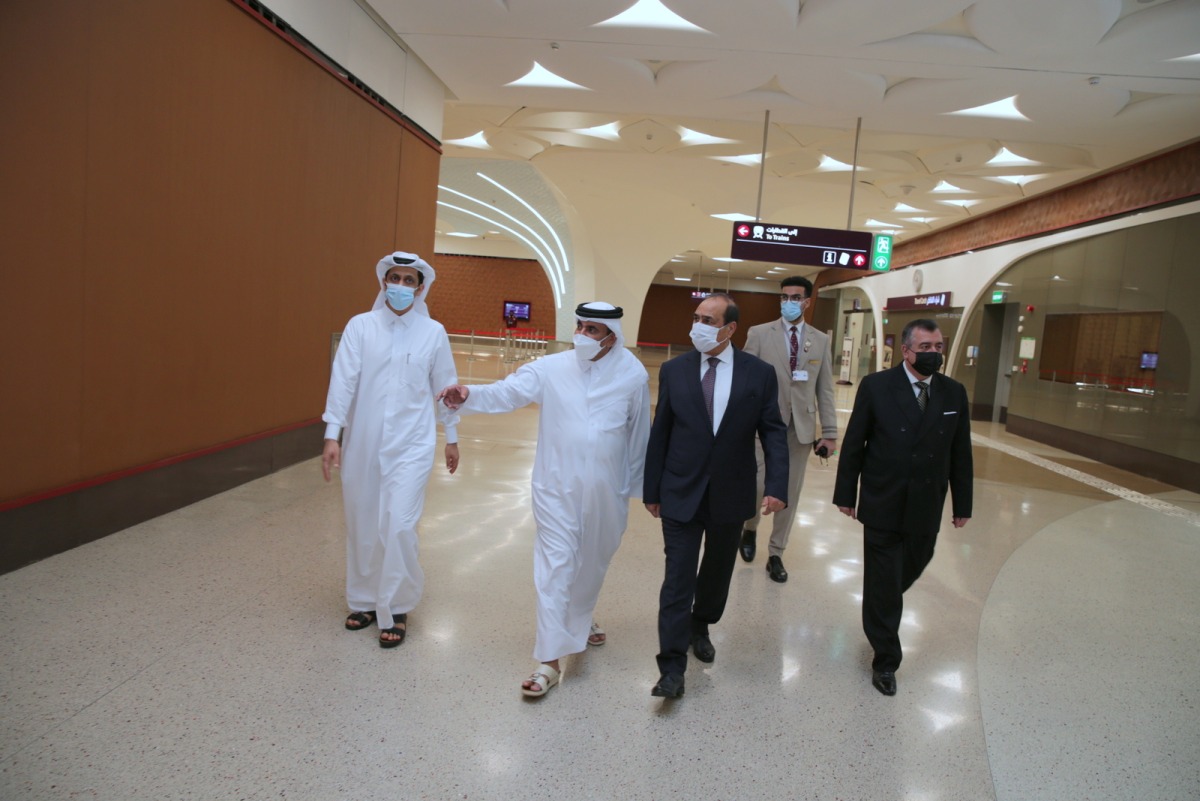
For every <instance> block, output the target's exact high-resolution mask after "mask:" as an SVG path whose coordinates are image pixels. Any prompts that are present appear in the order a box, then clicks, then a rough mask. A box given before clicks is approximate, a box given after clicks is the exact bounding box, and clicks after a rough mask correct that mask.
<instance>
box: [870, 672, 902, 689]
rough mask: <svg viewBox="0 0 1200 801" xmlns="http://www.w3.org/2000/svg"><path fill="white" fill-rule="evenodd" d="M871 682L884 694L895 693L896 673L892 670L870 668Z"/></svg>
mask: <svg viewBox="0 0 1200 801" xmlns="http://www.w3.org/2000/svg"><path fill="white" fill-rule="evenodd" d="M871 684H873V685H875V689H876V690H879V692H881V693H883V694H884V695H895V694H896V673H895V671H892V670H872V671H871Z"/></svg>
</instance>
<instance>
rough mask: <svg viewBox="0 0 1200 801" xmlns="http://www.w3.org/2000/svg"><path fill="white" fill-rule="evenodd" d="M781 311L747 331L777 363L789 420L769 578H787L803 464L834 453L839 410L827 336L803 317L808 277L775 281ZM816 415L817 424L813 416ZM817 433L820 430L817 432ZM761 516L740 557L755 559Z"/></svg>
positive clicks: (750, 525)
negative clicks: (783, 495)
mask: <svg viewBox="0 0 1200 801" xmlns="http://www.w3.org/2000/svg"><path fill="white" fill-rule="evenodd" d="M779 289H780V295H779V309H780V312H781V315H782V316H781V317H780V318H779V319H778V320H772V321H771V322H769V323H763V324H762V325H756V326H753V327H752V328H751V329H750V332H749V334H748V335H747V337H746V349H745V350H746V353H749V354H751V355H752V356H757V357H758V358H760V359H762V360H763V361H765V362H767V364H770V365H771V366H772V367H774V368H775V375H776V378H777V379H778V381H779V415H780V417H782V418H783V420H784V422H785V423H787V441H788V476H789V484H788V496H787V497H788V499H789V500H790V501H791V502H790V503H789V504H788V506H787V508H786V509H784V510H783V511H782V512H779V513H777V514H776V515H775V520H774V523H773V524H772V526H771V542H770V545H769V547H768V558H767V572H768V573H769V574H770V576H771V579H772V580H773V581H777V582H779V583H783V582H785V581H787V577H788V574H787V570H785V569H784V567H783V551H784V549H785V548H787V543H788V535H789V534H790V533H791V530H792V524H793V523H794V522H795V520H796V509H797V508H799V506H800V504H799V500H800V488H801V487H802V486H803V485H804V468H805V466H806V465H807V464H808V457H809V455H810V454H811V453H812V452H813V451H814V450H815V451H816V452H817V453H819V454H823V455H829V454H832V453H833V451H834V448H835V447H836V446H837V410H836V409H835V408H834V405H833V367H832V365H831V362H832V357H831V356H830V350H829V337H828V336H826V335H825V334H824V333H822V332H820V331H817V330H816V329H814V328H813V327H812V326H809V325H805V323H804V310H805V307H807V306H808V304H809V298H810V297H811V296H812V282H811V281H809V280H808V279H807V278H801V277H800V276H798V275H796V276H791V277H788V278H785V279H783V282H782V283H780V285H779ZM818 417H820V429H819V430H818V428H817V418H818ZM818 433H819V436H818ZM762 486H763V459H762V450H761V449H760V450H759V452H758V487H759V490H758V491H759V496H760V497H759V505H760V506H761V502H762V498H761V495H762ZM758 521H759V516H758V515H756V516H755V517H754V519H753V520H748V521H747V522H746V525H745V528H744V529H743V530H742V541H741V546H740V547H739V549H738V550H739V551H740V552H741V554H742V559H744V560H745V561H747V562H753V561H754V554H755V551H756V541H755V540H756V536H757V529H758Z"/></svg>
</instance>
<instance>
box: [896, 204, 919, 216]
mask: <svg viewBox="0 0 1200 801" xmlns="http://www.w3.org/2000/svg"><path fill="white" fill-rule="evenodd" d="M892 211H899V212H903V213H905V214H912V213H917V214H920V213H921V210H920V209H914V208H913V207H912V206H910V205H908V204H907V203H897V204H896V208H894V209H892Z"/></svg>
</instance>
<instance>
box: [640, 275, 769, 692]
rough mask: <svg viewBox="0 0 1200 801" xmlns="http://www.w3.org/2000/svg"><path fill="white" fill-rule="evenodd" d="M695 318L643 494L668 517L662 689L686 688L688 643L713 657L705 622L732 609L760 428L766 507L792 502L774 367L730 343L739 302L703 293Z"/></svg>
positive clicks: (656, 430)
mask: <svg viewBox="0 0 1200 801" xmlns="http://www.w3.org/2000/svg"><path fill="white" fill-rule="evenodd" d="M692 319H693V325H692V332H691V338H692V344H693V345H695V348H696V349H695V350H694V351H692V352H690V353H686V354H684V355H682V356H677V357H676V358H674V359H671V360H670V361H668V362H666V363H665V364H663V366H662V368H661V370H660V372H659V382H658V405H657V407H656V410H655V416H654V424H653V425H652V426H651V427H650V442H649V444H648V446H647V448H646V477H645V486H644V488H643V495H642V500H643V501H644V502H645V504H646V509H647V510H649V512H650V514H652V515H654V516H655V517H657V518H660V519H661V520H662V528H663V550H664V552H665V553H666V571H665V575H664V578H663V585H662V591H661V593H660V594H659V608H658V642H659V654H658V669H659V673H660V674H661V675H660V677H659V680H658V683H657V684H655V685H654V689H653V690H651V694H652V695H655V696H659V697H661V698H678V697H679V696H681V695H683V674H684V671H685V670H686V669H687V652H688V647H689V645H690V646H691V647H692V649H693V651H694V653H695V654H696V658H697V659H699V660H700V661H702V662H712V661H713V659H715V658H716V649H715V648H713V644H712V641H711V640H710V639H709V636H708V627H709V626H710V625H712V624H714V623H716V622H717V621H718V620H720V619H721V615H722V614H723V613H724V611H725V601H726V599H727V598H728V596H729V581H730V578H731V577H732V576H733V566H734V563H735V561H736V560H737V548H738V538H739V534H740V533H741V529H742V522H743V521H745V520H747V519H748V518H750V517H751V516H753V514H754V506H755V499H756V497H757V495H758V491H757V488H756V474H757V470H756V465H755V456H754V437H755V435H757V436H758V438H759V440H760V441H761V442H762V447H763V452H764V454H765V460H766V479H765V491H764V496H763V512H764V513H765V514H772V513H774V512H778V511H780V510H781V509H784V508H785V507H786V506H787V471H788V448H787V439H786V432H787V429H786V427H785V426H784V424H783V420H782V419H781V418H780V416H779V398H778V395H779V388H778V384H777V382H776V379H775V370H774V369H773V368H772V367H771V366H770V365H769V364H767V363H766V362H763V361H761V360H759V359H757V358H755V357H753V356H750V355H749V354H746V353H743V352H742V351H740V350H738V349H737V348H735V347H733V346H732V344H731V343H730V338H731V337H732V336H733V332H734V331H736V330H737V320H738V308H737V305H736V304H735V303H734V301H733V298H731V297H730V296H729V295H726V294H724V293H716V294H713V295H710V296H709V297H708V298H705V299H704V300H703V301H702V302H701V303H700V305H699V306H697V307H696V313H695V315H693V318H692ZM702 355H703V358H701V356H702ZM701 543H703V545H704V559H703V561H701V559H700V546H701ZM697 566H699V575H697Z"/></svg>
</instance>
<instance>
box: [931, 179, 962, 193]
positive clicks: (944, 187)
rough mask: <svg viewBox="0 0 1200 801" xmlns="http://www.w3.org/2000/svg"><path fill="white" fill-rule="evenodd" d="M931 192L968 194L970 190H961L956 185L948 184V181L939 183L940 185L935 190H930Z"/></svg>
mask: <svg viewBox="0 0 1200 801" xmlns="http://www.w3.org/2000/svg"><path fill="white" fill-rule="evenodd" d="M929 191H930V192H966V191H968V190H966V189H960V188H959V187H957V186H955V185H954V184H951V183H947V182H946V181H938V185H937V186H935V187H934V188H933V189H930V190H929Z"/></svg>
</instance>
